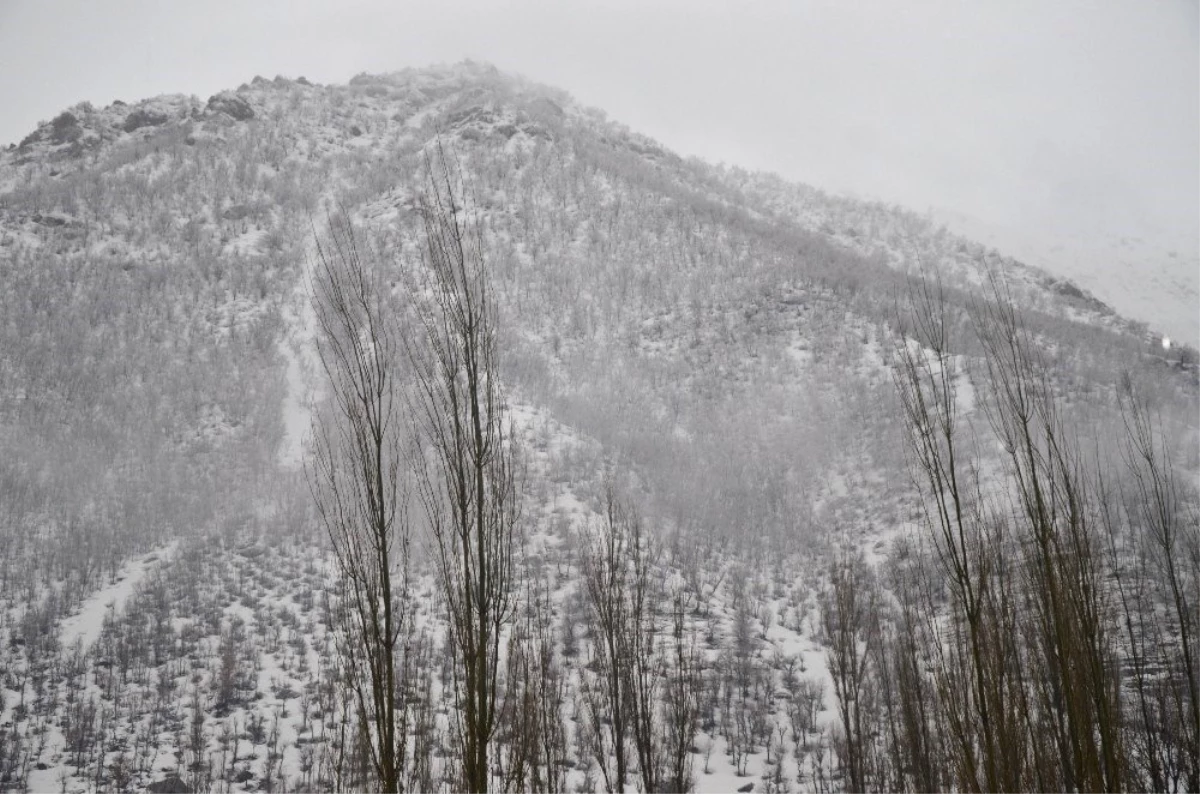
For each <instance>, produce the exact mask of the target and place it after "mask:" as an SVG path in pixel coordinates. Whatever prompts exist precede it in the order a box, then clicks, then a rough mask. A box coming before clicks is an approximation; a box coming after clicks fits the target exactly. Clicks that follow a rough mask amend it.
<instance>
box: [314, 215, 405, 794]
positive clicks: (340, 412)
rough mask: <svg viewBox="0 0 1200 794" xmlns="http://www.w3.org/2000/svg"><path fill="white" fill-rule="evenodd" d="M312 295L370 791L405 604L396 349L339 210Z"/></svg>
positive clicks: (333, 521) (378, 269) (327, 514)
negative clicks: (325, 387)
mask: <svg viewBox="0 0 1200 794" xmlns="http://www.w3.org/2000/svg"><path fill="white" fill-rule="evenodd" d="M313 292H314V299H313V308H314V310H315V314H316V319H317V323H318V326H319V331H320V333H319V335H318V337H317V353H318V355H319V357H320V361H321V365H322V367H323V369H324V371H325V376H326V379H327V383H328V394H329V406H328V409H327V411H326V412H325V413H322V414H318V416H317V418H316V419H315V420H314V423H313V460H312V464H311V468H310V469H308V475H309V485H310V488H311V491H312V494H313V498H314V500H315V502H316V506H317V512H318V514H319V515H320V518H321V521H322V522H323V523H324V525H325V529H326V531H327V532H328V534H329V539H330V542H331V543H332V545H333V550H334V556H335V558H336V560H337V564H338V571H339V574H340V578H339V586H340V588H341V592H340V595H341V599H342V606H343V617H344V618H345V619H344V620H343V621H342V626H341V629H342V631H343V637H342V639H343V644H342V648H341V660H342V663H343V664H344V666H345V672H346V679H347V684H348V686H349V687H350V689H351V691H352V692H353V697H354V701H355V706H356V712H357V717H358V723H359V733H360V735H363V736H366V737H368V738H369V742H368V744H369V755H370V762H371V766H372V768H373V771H374V774H375V775H376V776H377V777H378V781H379V785H380V788H381V789H382V790H383V791H386V792H394V791H400V790H401V786H402V779H403V766H404V753H405V746H406V731H405V722H404V720H403V718H402V716H401V717H400V718H399V719H398V716H397V709H396V702H397V693H398V692H399V690H400V684H399V682H398V681H397V664H396V652H397V644H398V640H399V639H400V638H401V637H402V636H403V635H404V633H405V626H406V620H407V615H406V611H407V605H408V602H409V597H408V550H409V523H408V516H407V491H406V488H405V486H404V469H405V466H406V463H405V454H404V438H403V432H402V417H401V415H400V409H401V404H402V393H401V389H400V386H399V381H398V378H399V364H400V361H399V354H400V352H401V348H400V338H399V334H398V331H397V329H396V327H395V325H394V323H393V322H392V321H391V312H390V309H389V307H388V291H387V288H386V282H385V280H384V273H383V265H382V262H381V261H380V258H379V257H378V256H376V255H374V252H372V251H370V250H369V249H367V248H366V247H365V246H364V245H363V244H362V243H361V242H360V241H359V239H358V236H357V235H356V233H355V230H354V228H353V226H352V225H351V223H350V221H349V219H348V218H346V217H345V216H344V215H343V216H341V217H340V218H337V219H334V220H331V221H330V223H329V234H328V238H327V239H326V240H325V241H319V242H318V246H317V257H316V266H315V273H314V278H313Z"/></svg>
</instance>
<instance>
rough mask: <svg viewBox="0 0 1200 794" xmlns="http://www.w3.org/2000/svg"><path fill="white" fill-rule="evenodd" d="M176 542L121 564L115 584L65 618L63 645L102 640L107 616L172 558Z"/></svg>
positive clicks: (119, 608) (61, 627)
mask: <svg viewBox="0 0 1200 794" xmlns="http://www.w3.org/2000/svg"><path fill="white" fill-rule="evenodd" d="M176 545H177V544H176V543H174V542H172V543H170V544H168V545H166V546H163V547H162V548H160V549H156V550H155V551H151V552H147V553H146V554H143V555H142V556H140V557H134V558H133V559H132V560H128V561H127V562H126V563H125V564H124V565H122V566H121V570H120V572H119V573H118V574H117V578H116V580H115V581H114V582H113V583H112V584H110V585H109V586H108V587H104V588H101V589H100V590H97V591H96V592H95V593H93V594H92V595H91V596H89V597H88V599H87V600H86V601H84V602H83V605H82V606H81V607H80V608H79V611H78V612H77V613H75V614H74V615H72V616H71V617H69V618H66V619H64V620H63V621H62V625H61V626H60V627H59V635H58V639H59V643H60V644H61V645H62V647H64V648H70V647H71V646H73V645H75V643H82V645H83V647H84V648H88V647H90V646H91V644H92V643H94V642H95V641H96V640H97V639H99V637H100V631H101V629H103V628H104V618H105V617H106V616H108V615H110V614H113V613H116V612H119V611H120V610H121V608H122V607H123V606H124V605H125V601H126V600H128V598H129V596H131V595H133V591H134V590H135V589H136V588H137V586H138V582H140V581H142V579H144V578H145V576H146V574H147V573H148V572H149V571H150V570H152V569H153V568H154V567H155V566H156V565H159V564H160V563H161V562H162V561H163V560H167V559H170V557H171V555H172V554H173V553H174V552H175V547H176Z"/></svg>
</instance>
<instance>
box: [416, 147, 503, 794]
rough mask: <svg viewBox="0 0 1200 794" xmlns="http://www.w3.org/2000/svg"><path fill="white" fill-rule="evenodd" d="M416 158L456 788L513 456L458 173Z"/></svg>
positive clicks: (486, 639)
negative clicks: (422, 180)
mask: <svg viewBox="0 0 1200 794" xmlns="http://www.w3.org/2000/svg"><path fill="white" fill-rule="evenodd" d="M425 165H426V173H427V176H428V183H427V185H426V191H425V193H424V194H422V195H421V197H420V200H419V206H418V209H419V213H420V216H421V220H422V223H423V228H424V244H423V249H422V250H423V258H424V263H425V266H426V274H427V276H428V277H429V282H428V283H427V284H424V285H421V288H420V289H421V291H422V292H423V293H424V299H422V300H418V301H417V314H418V317H419V321H420V324H421V326H422V327H423V329H424V338H423V340H422V342H423V344H420V345H412V346H410V348H409V351H410V354H411V355H410V358H411V360H412V362H413V364H414V368H415V372H416V385H415V391H416V398H415V403H416V413H417V418H418V422H419V424H420V428H421V433H420V439H421V444H422V452H421V454H420V455H418V456H417V458H416V463H417V482H418V492H419V494H420V498H421V501H422V503H423V505H424V507H425V512H426V516H427V519H428V522H429V528H430V532H431V535H432V539H433V551H434V558H435V563H436V565H437V569H438V573H439V576H440V580H441V586H442V591H443V595H444V597H445V599H446V605H447V608H448V610H449V618H450V621H449V635H450V636H449V639H450V642H451V644H452V646H453V649H454V653H455V667H454V673H455V676H456V679H457V680H456V681H455V697H456V703H457V706H458V711H459V721H458V729H459V730H460V732H461V734H460V738H461V742H462V748H463V764H462V770H463V780H462V786H463V788H464V789H465V790H468V791H486V790H487V789H488V782H489V766H488V748H489V746H490V744H491V742H492V738H493V733H494V732H495V729H496V715H497V700H498V695H499V682H498V676H499V672H500V669H499V668H500V664H499V654H500V644H501V638H502V635H503V633H504V629H505V627H506V626H507V625H509V624H510V623H511V621H512V619H513V604H514V599H513V592H512V570H513V568H512V560H513V544H514V533H515V531H516V527H517V522H518V520H519V517H520V498H519V497H520V489H519V488H518V478H517V451H516V447H515V443H514V440H513V439H512V437H511V432H510V431H509V429H507V428H506V427H505V424H504V418H505V417H504V413H505V403H504V396H503V393H502V390H501V387H500V369H499V359H498V355H497V349H496V319H497V318H496V310H495V305H494V303H493V301H492V295H491V285H490V283H489V280H488V272H487V267H486V264H485V262H484V255H483V240H482V230H481V228H480V225H479V223H478V221H477V219H476V218H475V217H474V214H473V211H472V209H471V208H470V207H469V206H468V205H467V204H466V199H465V198H464V197H463V194H464V191H463V185H462V175H461V169H460V168H459V166H458V164H457V162H456V161H452V158H451V157H450V156H448V155H447V153H446V151H445V150H444V149H443V148H442V146H441V144H440V142H439V143H438V145H437V148H436V152H435V153H434V154H429V155H427V157H426V163H425Z"/></svg>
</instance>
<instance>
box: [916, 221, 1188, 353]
mask: <svg viewBox="0 0 1200 794" xmlns="http://www.w3.org/2000/svg"><path fill="white" fill-rule="evenodd" d="M934 217H935V218H936V219H937V220H938V221H939V222H941V223H944V224H945V225H946V226H947V228H949V229H951V230H953V231H954V232H956V233H957V234H961V235H962V236H964V237H968V238H970V239H972V240H978V241H979V242H981V243H984V244H985V245H988V246H991V247H993V248H996V249H998V250H1000V251H1003V252H1005V253H1006V254H1008V255H1010V256H1013V257H1015V258H1017V259H1019V260H1021V261H1022V262H1026V263H1028V264H1031V265H1035V266H1037V267H1040V268H1042V269H1043V270H1045V271H1046V272H1048V273H1054V274H1056V275H1059V276H1061V277H1063V278H1068V279H1071V280H1072V281H1074V282H1075V283H1076V284H1078V285H1079V286H1081V287H1083V288H1084V289H1086V290H1088V291H1089V292H1091V293H1092V294H1093V295H1095V296H1096V297H1097V298H1099V299H1100V300H1102V301H1104V302H1105V303H1107V304H1108V305H1109V306H1112V307H1113V308H1114V309H1116V310H1117V311H1118V312H1119V313H1120V314H1122V315H1124V316H1126V317H1128V318H1130V319H1132V320H1137V321H1139V322H1142V323H1145V324H1146V326H1147V327H1148V328H1149V329H1150V330H1152V331H1156V332H1158V333H1160V334H1164V335H1166V336H1169V337H1172V338H1174V339H1176V340H1178V341H1180V342H1183V343H1185V344H1188V345H1191V346H1192V347H1197V346H1200V240H1197V239H1194V238H1192V239H1186V238H1178V239H1169V238H1163V237H1161V236H1160V237H1158V238H1156V239H1146V238H1141V237H1126V236H1116V235H1113V234H1111V233H1106V232H1104V231H1103V230H1097V231H1096V232H1095V233H1094V234H1090V235H1083V234H1075V235H1051V234H1038V233H1036V232H1032V231H1028V230H1024V229H1014V228H1011V227H1006V226H1001V225H998V224H989V223H985V222H983V221H980V220H979V219H977V218H973V217H971V216H968V215H964V214H963V213H959V212H952V211H941V212H938V213H935V216H934Z"/></svg>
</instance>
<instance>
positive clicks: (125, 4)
mask: <svg viewBox="0 0 1200 794" xmlns="http://www.w3.org/2000/svg"><path fill="white" fill-rule="evenodd" d="M1197 8H1198V5H1197V3H1196V2H1195V0H1128V1H1127V2H1126V1H1122V0H1095V1H1094V2H1072V1H1069V0H1052V1H1051V2H1045V0H1036V1H1030V2H1027V1H1026V0H997V1H996V2H992V3H983V2H973V1H972V2H967V1H966V0H963V1H961V2H934V1H933V0H928V1H926V0H921V1H920V2H918V1H917V0H893V1H890V2H865V1H863V2H845V1H841V2H796V1H795V0H793V1H791V2H773V1H772V0H755V2H753V3H741V2H739V3H733V2H730V3H727V4H721V3H708V2H703V1H702V0H690V1H689V2H679V3H676V2H661V3H645V2H628V3H622V2H605V3H593V2H571V3H565V2H545V3H515V2H490V3H471V4H463V3H454V2H445V1H442V2H436V3H435V2H427V3H422V4H420V5H417V4H413V3H407V2H400V1H399V0H374V1H372V0H342V1H341V2H315V1H313V0H252V1H251V2H225V1H224V0H221V1H218V0H192V1H190V2H189V1H187V0H105V2H96V0H77V1H75V2H66V1H65V0H0V107H2V108H3V113H0V142H3V143H7V142H10V141H11V142H15V141H18V140H20V139H21V138H22V137H23V136H24V135H26V134H27V133H28V132H29V131H30V130H32V129H33V127H34V125H35V124H36V123H37V122H38V121H39V120H43V119H48V118H50V117H52V116H53V115H54V114H56V113H57V112H59V111H60V110H62V109H63V108H65V107H67V106H68V105H71V104H74V103H75V102H78V101H81V100H84V99H87V100H90V101H92V102H93V103H95V104H97V105H103V104H107V103H109V102H111V101H112V100H114V99H124V100H126V101H131V100H135V99H139V98H143V97H146V96H150V95H153V94H158V93H168V92H182V93H193V94H197V95H199V96H200V97H201V98H205V97H207V96H208V95H209V94H212V93H214V92H215V91H217V90H220V89H222V88H232V87H235V86H236V85H238V84H239V83H241V82H245V81H247V80H249V79H250V78H252V77H253V76H255V75H256V74H261V75H263V76H264V77H273V76H275V75H276V74H283V75H285V76H289V77H296V76H299V75H304V76H306V77H308V78H309V79H311V80H317V81H320V82H344V81H345V80H347V79H349V78H350V77H351V76H353V75H354V74H356V73H358V72H361V71H367V72H380V71H390V70H394V69H400V68H403V67H406V66H425V65H429V64H432V63H445V62H454V61H458V60H461V59H462V58H468V57H469V58H472V59H475V60H479V61H488V62H491V63H493V64H495V65H496V66H497V67H499V68H500V69H503V70H508V71H514V72H517V73H520V74H524V75H525V76H527V77H530V78H532V79H534V80H537V81H540V82H545V83H548V84H551V85H555V86H558V87H560V88H564V89H566V90H567V91H569V92H571V93H572V94H573V95H574V96H575V97H576V98H577V99H579V100H581V101H582V102H584V103H585V104H589V105H594V106H597V107H600V108H602V109H604V110H605V111H606V112H607V113H608V114H609V116H610V117H611V118H614V119H616V120H618V121H622V122H624V123H627V124H628V125H629V126H630V127H632V128H633V129H635V130H638V131H640V132H644V133H646V134H648V135H651V136H653V137H655V138H658V139H659V140H661V141H662V142H663V143H665V144H667V145H668V146H670V147H672V148H674V149H675V150H677V151H679V152H680V153H682V154H696V155H700V156H702V157H705V158H707V159H710V160H714V161H725V162H728V163H732V164H738V165H743V166H747V167H751V168H762V169H767V170H772V171H776V172H778V173H780V174H783V175H784V176H787V177H789V178H793V179H797V180H800V181H804V182H808V183H810V184H813V185H816V186H819V187H824V188H827V189H832V190H838V191H850V192H854V193H856V194H859V195H863V196H868V197H875V198H882V199H885V200H888V201H896V202H899V203H903V204H906V205H908V206H909V207H912V208H913V209H917V210H921V211H923V210H925V209H926V208H928V207H931V206H932V207H941V208H947V209H953V210H957V211H960V212H964V213H968V214H971V215H974V216H976V217H978V218H980V219H982V220H984V221H987V222H991V223H999V224H1008V225H1026V226H1030V227H1034V228H1037V229H1039V230H1040V231H1057V232H1067V233H1079V232H1087V231H1091V230H1093V229H1106V230H1108V231H1113V230H1120V231H1123V232H1128V233H1135V234H1148V235H1150V236H1156V235H1158V234H1160V233H1161V234H1163V235H1167V236H1172V237H1176V236H1179V237H1184V238H1185V239H1190V240H1193V241H1194V240H1195V239H1196V237H1197V234H1198V233H1200V195H1198V194H1200V185H1198V183H1200V155H1198V140H1200V77H1198V74H1200V68H1198V66H1200V44H1198V33H1197V31H1198V12H1197Z"/></svg>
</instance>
